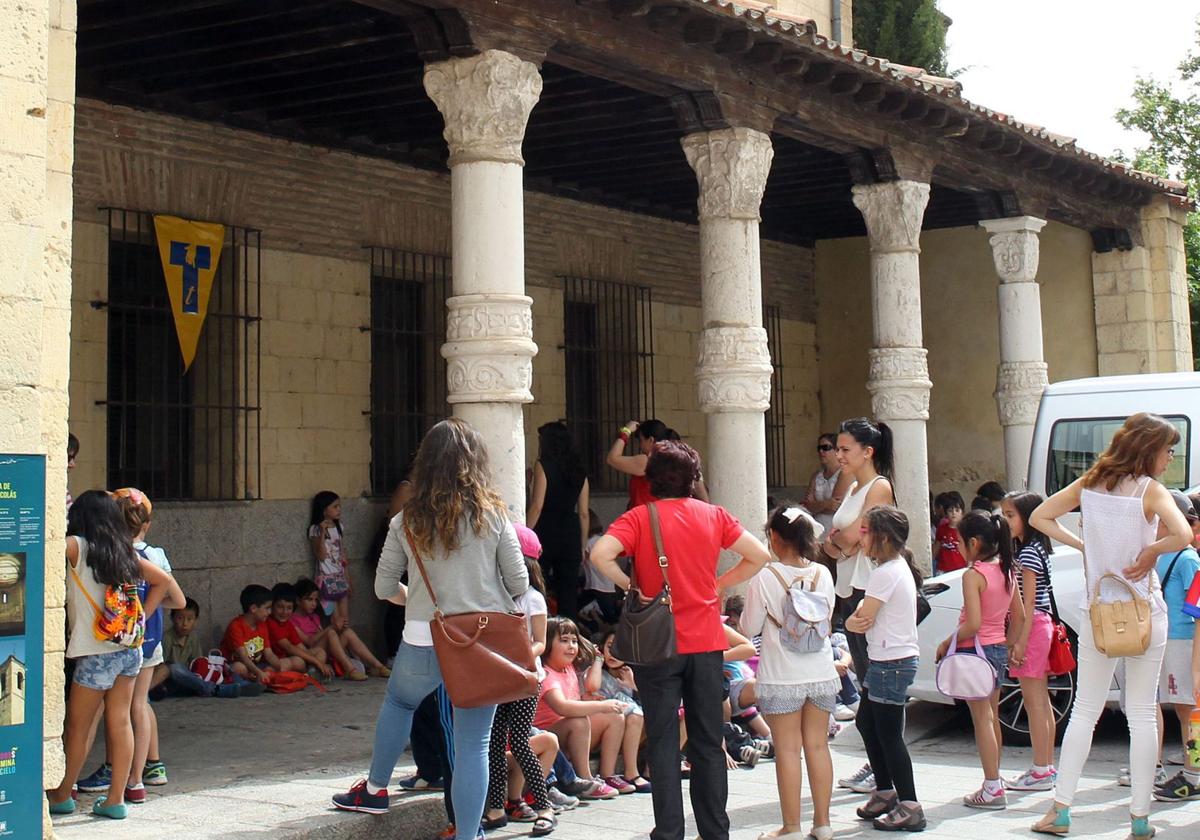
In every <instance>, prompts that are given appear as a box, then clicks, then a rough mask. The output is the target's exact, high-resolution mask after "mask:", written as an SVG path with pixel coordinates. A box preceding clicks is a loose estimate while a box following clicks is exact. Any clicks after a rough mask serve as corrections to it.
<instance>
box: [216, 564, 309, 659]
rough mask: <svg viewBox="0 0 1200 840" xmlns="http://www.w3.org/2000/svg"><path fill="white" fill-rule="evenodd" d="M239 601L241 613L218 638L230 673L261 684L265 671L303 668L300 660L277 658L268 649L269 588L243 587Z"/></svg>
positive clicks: (269, 643)
mask: <svg viewBox="0 0 1200 840" xmlns="http://www.w3.org/2000/svg"><path fill="white" fill-rule="evenodd" d="M240 601H241V605H242V614H241V615H239V616H237V617H236V618H234V619H233V621H231V622H229V626H228V627H226V628H225V636H224V637H223V638H222V639H221V655H222V656H224V657H225V658H226V659H228V660H230V667H231V668H232V669H233V672H234V673H235V674H237V675H238V676H240V677H244V678H245V679H248V680H251V681H252V682H256V683H261V682H263V681H264V680H263V678H264V677H265V676H266V675H267V672H268V671H295V670H304V660H303V659H300V658H299V657H291V656H288V657H284V658H283V659H280V658H279V657H278V656H276V655H275V651H273V650H271V631H270V630H269V629H267V618H268V617H269V616H270V615H271V590H269V589H267V588H266V587H265V586H259V585H258V584H257V583H252V584H250V585H249V586H247V587H246V588H245V589H243V590H242V594H241V597H240Z"/></svg>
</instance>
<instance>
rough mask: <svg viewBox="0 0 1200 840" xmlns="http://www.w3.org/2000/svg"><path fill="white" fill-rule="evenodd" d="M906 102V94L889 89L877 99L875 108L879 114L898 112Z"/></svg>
mask: <svg viewBox="0 0 1200 840" xmlns="http://www.w3.org/2000/svg"><path fill="white" fill-rule="evenodd" d="M907 104H908V94H906V93H901V92H899V91H889V92H888V93H886V94H884V96H883V98H882V99H880V100H879V104H878V105H877V106H876V107H875V110H876V111H878V112H879V113H881V114H898V113H900V112H901V111H902V110H904V107H905V106H906V105H907Z"/></svg>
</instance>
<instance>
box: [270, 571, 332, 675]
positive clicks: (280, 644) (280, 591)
mask: <svg viewBox="0 0 1200 840" xmlns="http://www.w3.org/2000/svg"><path fill="white" fill-rule="evenodd" d="M295 610H296V587H294V586H292V585H291V584H290V583H277V584H275V586H274V587H272V588H271V616H270V618H268V619H267V630H268V631H269V632H270V634H271V650H272V651H273V652H274V653H275V655H276V656H278V657H280V658H284V657H290V658H292V659H297V658H299V659H300V660H302V661H303V662H304V663H305V665H307V666H308V667H310V668H315V669H316V670H317V672H318V674H319V675H320V676H322V677H324V678H325V679H330V678H331V677H333V669H332V668H330V667H329V663H328V662H327V661H326V655H325V650H324V649H323V648H315V649H314V648H310V647H309V646H308V645H306V644H304V642H303V641H302V640H301V639H300V633H299V632H298V631H297V630H296V625H295V624H293V623H292V620H291V619H292V613H293V612H295ZM296 670H300V671H302V670H304V669H303V667H301V668H297V669H296ZM314 676H316V675H314Z"/></svg>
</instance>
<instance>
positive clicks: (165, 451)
mask: <svg viewBox="0 0 1200 840" xmlns="http://www.w3.org/2000/svg"><path fill="white" fill-rule="evenodd" d="M100 210H101V211H102V212H104V213H105V214H106V217H107V224H108V300H106V301H93V302H92V306H93V307H94V308H97V309H106V310H107V315H108V341H107V344H108V372H107V398H106V399H104V400H97V402H96V404H97V405H103V406H105V408H106V411H107V421H108V431H107V474H108V477H107V484H108V486H109V487H127V486H133V487H138V488H140V489H141V490H143V491H144V492H145V493H146V494H147V495H149V496H150V498H151V499H154V500H155V501H158V500H164V501H193V500H207V501H217V500H221V501H227V500H247V499H258V498H261V497H262V481H261V476H262V451H261V446H260V440H261V435H262V411H261V410H260V409H261V404H262V381H261V378H260V375H259V373H260V371H259V368H260V358H261V356H262V331H261V323H262V318H261V312H262V284H261V278H262V252H261V240H262V232H261V231H259V230H255V229H252V228H245V227H238V226H236V225H226V226H225V241H224V244H223V245H222V250H221V254H220V257H219V260H218V262H217V270H216V273H215V276H214V278H213V285H212V291H211V294H210V297H209V304H208V313H207V316H206V318H205V321H204V328H203V330H202V332H201V334H200V339H199V344H198V345H197V349H196V355H195V358H194V360H193V362H192V365H191V368H190V369H189V370H188V371H187V372H186V373H185V372H184V363H183V358H182V355H181V351H180V347H179V341H178V338H177V336H176V329H175V322H174V317H173V315H172V310H171V301H170V298H169V296H168V292H167V287H166V281H165V279H164V274H163V268H162V263H161V261H160V259H159V253H158V246H157V243H156V238H155V228H154V216H153V214H152V213H149V212H144V211H138V210H127V209H122V208H114V207H101V208H100Z"/></svg>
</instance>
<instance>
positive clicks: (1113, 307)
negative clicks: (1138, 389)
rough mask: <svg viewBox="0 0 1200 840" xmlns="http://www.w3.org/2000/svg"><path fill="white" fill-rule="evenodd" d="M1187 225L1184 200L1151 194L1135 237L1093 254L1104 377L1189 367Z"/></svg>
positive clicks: (1190, 343)
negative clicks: (1126, 244) (1181, 202)
mask: <svg viewBox="0 0 1200 840" xmlns="http://www.w3.org/2000/svg"><path fill="white" fill-rule="evenodd" d="M1186 224H1187V212H1186V211H1185V210H1184V209H1183V208H1182V207H1180V206H1179V205H1178V204H1176V203H1175V202H1174V201H1173V200H1172V199H1170V198H1168V197H1166V196H1162V195H1160V196H1155V197H1154V198H1152V199H1151V200H1150V203H1149V204H1147V205H1146V206H1145V207H1143V208H1142V211H1141V224H1140V225H1139V227H1140V231H1139V233H1140V239H1141V243H1140V244H1136V245H1134V246H1133V247H1132V248H1129V249H1128V250H1119V249H1114V250H1109V251H1106V252H1104V253H1093V254H1092V287H1093V291H1094V293H1095V300H1096V350H1097V356H1098V359H1097V361H1098V365H1099V369H1100V375H1101V376H1111V375H1115V374H1124V373H1168V372H1171V371H1181V370H1183V371H1187V370H1191V369H1192V335H1191V315H1190V312H1189V309H1188V288H1187V266H1186V263H1185V259H1184V237H1183V229H1184V226H1185V225H1186Z"/></svg>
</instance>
